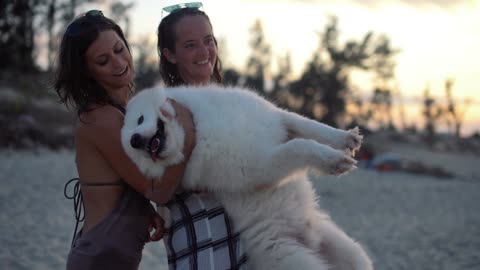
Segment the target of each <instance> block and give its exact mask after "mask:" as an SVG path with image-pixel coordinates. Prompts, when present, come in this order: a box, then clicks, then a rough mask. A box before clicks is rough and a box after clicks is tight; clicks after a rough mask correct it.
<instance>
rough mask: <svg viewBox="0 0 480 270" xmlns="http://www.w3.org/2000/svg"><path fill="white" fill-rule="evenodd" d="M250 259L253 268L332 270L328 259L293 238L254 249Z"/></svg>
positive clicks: (263, 269) (266, 269)
mask: <svg viewBox="0 0 480 270" xmlns="http://www.w3.org/2000/svg"><path fill="white" fill-rule="evenodd" d="M248 260H249V265H252V266H254V267H253V269H262V270H292V269H298V270H330V267H329V265H328V263H327V261H326V260H324V259H323V258H322V257H321V256H319V255H318V254H316V253H315V252H314V251H312V250H310V249H308V248H306V247H304V246H302V245H300V244H299V243H298V242H296V241H294V240H293V239H282V240H277V243H272V246H270V247H268V249H266V250H258V249H257V250H252V251H251V252H249V258H248Z"/></svg>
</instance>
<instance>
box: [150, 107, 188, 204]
mask: <svg viewBox="0 0 480 270" xmlns="http://www.w3.org/2000/svg"><path fill="white" fill-rule="evenodd" d="M172 105H173V108H174V109H175V113H176V116H175V117H176V118H177V121H178V122H179V123H181V125H182V126H183V128H184V130H185V143H184V148H183V154H184V156H185V160H184V161H183V162H182V163H179V164H177V165H173V166H170V167H167V170H166V171H165V173H164V174H163V177H162V178H161V179H154V180H153V182H152V185H151V187H150V189H149V190H148V191H147V192H146V193H145V196H146V197H147V198H157V199H156V200H154V199H151V200H152V201H155V202H157V203H160V204H165V203H166V202H167V201H168V200H170V198H171V197H172V195H173V194H174V193H175V190H176V189H177V187H178V184H179V183H180V181H181V179H182V178H183V173H184V172H185V168H186V166H187V162H188V160H189V158H190V155H191V154H192V151H193V148H194V147H195V127H194V125H193V116H192V114H191V112H190V111H189V110H188V109H187V108H185V107H184V106H183V105H181V104H179V103H177V102H175V101H174V100H172ZM162 198H168V200H161V199H162Z"/></svg>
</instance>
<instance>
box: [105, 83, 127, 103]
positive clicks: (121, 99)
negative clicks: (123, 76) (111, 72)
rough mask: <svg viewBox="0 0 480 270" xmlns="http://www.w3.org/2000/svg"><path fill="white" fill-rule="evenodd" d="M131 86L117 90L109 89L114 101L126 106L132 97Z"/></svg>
mask: <svg viewBox="0 0 480 270" xmlns="http://www.w3.org/2000/svg"><path fill="white" fill-rule="evenodd" d="M130 92H131V91H130V88H129V87H125V88H122V89H118V90H115V91H109V92H108V95H109V96H110V98H111V99H112V101H113V102H115V103H116V104H118V105H120V106H122V107H125V106H126V105H127V102H128V100H129V99H130Z"/></svg>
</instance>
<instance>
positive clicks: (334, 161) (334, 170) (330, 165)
mask: <svg viewBox="0 0 480 270" xmlns="http://www.w3.org/2000/svg"><path fill="white" fill-rule="evenodd" d="M326 165H327V166H326V172H327V173H328V174H331V175H337V176H339V175H342V174H346V173H348V172H350V171H352V170H354V169H356V168H357V166H356V165H357V161H356V160H355V159H353V158H352V157H351V156H350V153H349V152H347V151H341V150H335V152H334V154H333V155H332V156H331V157H330V158H329V159H328V162H327V164H326Z"/></svg>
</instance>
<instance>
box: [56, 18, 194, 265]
mask: <svg viewBox="0 0 480 270" xmlns="http://www.w3.org/2000/svg"><path fill="white" fill-rule="evenodd" d="M58 59H59V63H58V70H57V74H56V75H57V77H56V81H55V90H56V91H57V94H58V96H59V97H60V101H61V102H63V103H66V104H67V105H72V106H73V108H75V109H76V111H77V114H78V122H77V125H76V127H75V150H76V158H75V161H76V165H77V171H78V174H79V179H72V180H71V181H69V182H68V183H73V182H74V181H75V180H77V183H76V185H75V189H74V190H75V191H76V194H74V196H70V195H68V194H66V196H67V198H74V199H75V207H76V208H75V211H79V212H77V213H76V218H77V226H78V222H80V221H83V217H82V216H81V214H82V212H83V211H82V206H83V205H84V206H85V216H84V219H85V223H84V226H83V228H82V229H81V230H80V232H79V233H78V234H77V233H76V229H75V233H74V239H73V242H72V248H71V250H70V252H69V255H68V259H67V269H70V270H72V269H125V270H133V269H138V266H139V263H140V259H141V256H142V250H143V247H144V245H145V243H146V242H148V241H149V240H159V239H160V238H161V237H162V234H163V220H162V219H161V218H160V217H159V216H158V214H156V212H155V210H154V209H153V207H152V205H151V204H150V202H149V199H150V200H152V201H154V202H156V203H165V202H166V201H168V200H169V199H170V197H171V196H172V193H173V192H174V190H175V188H176V186H177V181H178V179H179V178H180V176H181V175H182V174H183V170H184V166H185V164H183V165H179V166H175V167H171V168H169V171H170V173H169V174H170V175H169V176H165V177H162V179H158V180H159V181H153V180H154V179H148V178H146V177H144V176H143V175H142V174H141V173H140V172H139V170H138V168H137V167H136V165H135V164H134V163H133V162H132V161H131V160H130V159H129V158H128V156H127V155H126V154H125V152H124V151H123V148H122V146H121V141H120V129H121V128H122V126H123V113H124V107H125V105H126V103H127V102H128V99H129V98H130V96H131V94H132V92H133V83H132V80H133V78H134V68H133V64H132V55H131V53H130V47H129V45H128V42H127V40H126V39H125V36H124V34H123V32H122V30H121V29H120V27H119V26H118V25H117V24H116V23H115V22H114V21H112V20H110V19H108V18H106V17H105V16H103V14H102V12H100V11H89V12H87V13H86V14H84V15H81V16H79V17H78V18H77V19H75V20H74V21H73V22H72V23H71V24H70V25H69V26H68V28H67V30H66V31H65V34H64V36H63V38H62V43H61V46H60V53H59V57H58ZM176 111H177V113H179V114H177V115H176V117H177V119H178V120H179V122H180V123H182V125H185V127H187V135H188V134H190V136H188V138H191V137H193V136H192V135H191V133H193V123H192V119H191V117H190V114H189V112H188V111H187V110H185V109H184V108H183V107H182V106H180V105H179V106H177V108H176ZM189 132H190V133H189ZM186 143H187V144H190V145H191V144H192V142H191V140H188V139H187V140H186ZM189 149H190V150H189ZM185 151H186V152H185V154H186V159H185V160H186V161H187V160H188V156H189V153H190V152H189V151H191V147H190V148H189V147H188V146H187V147H186V150H185ZM160 180H161V181H160ZM68 183H67V185H68ZM163 183H165V184H163ZM80 186H81V191H80ZM67 188H68V187H66V188H65V190H67ZM78 191H80V192H78ZM75 195H77V196H78V197H77V196H75ZM83 202H84V204H83ZM76 228H77V227H76ZM153 228H156V230H155V232H154V234H153V235H149V231H152V230H153Z"/></svg>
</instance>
